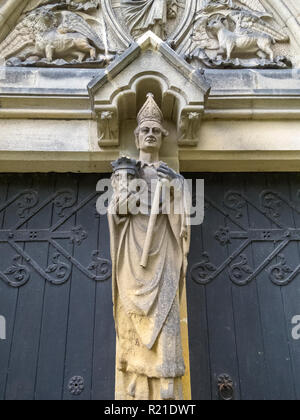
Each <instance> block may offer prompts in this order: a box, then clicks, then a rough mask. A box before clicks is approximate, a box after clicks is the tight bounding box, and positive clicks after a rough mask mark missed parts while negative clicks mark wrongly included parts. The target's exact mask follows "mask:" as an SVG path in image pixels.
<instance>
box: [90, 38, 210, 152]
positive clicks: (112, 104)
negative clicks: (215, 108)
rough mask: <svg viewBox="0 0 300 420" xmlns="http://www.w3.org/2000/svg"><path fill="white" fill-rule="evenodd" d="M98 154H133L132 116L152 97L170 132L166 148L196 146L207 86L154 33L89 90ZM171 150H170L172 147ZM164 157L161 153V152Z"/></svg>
mask: <svg viewBox="0 0 300 420" xmlns="http://www.w3.org/2000/svg"><path fill="white" fill-rule="evenodd" d="M88 88H89V93H90V97H91V101H92V108H93V111H94V115H95V118H96V120H97V123H98V139H99V146H100V147H101V148H105V147H112V146H116V147H117V146H118V147H120V151H121V152H122V150H126V151H128V150H130V151H131V149H132V153H133V154H134V153H135V151H134V139H133V138H132V134H130V133H132V132H133V129H134V128H135V124H136V115H137V113H138V112H139V110H140V108H141V107H142V105H143V103H144V101H145V97H146V94H147V93H148V92H152V93H153V94H154V97H155V100H156V101H157V103H158V105H159V107H160V108H161V109H162V112H163V115H164V119H165V120H166V122H167V124H168V127H167V128H168V130H169V132H170V136H169V139H168V140H167V141H166V143H165V146H164V148H165V152H166V153H165V155H166V156H168V157H169V158H170V145H172V144H177V142H178V144H179V145H180V146H195V145H196V144H197V143H198V137H199V136H198V130H199V127H200V124H201V119H202V114H203V112H204V106H205V101H206V98H207V95H208V93H209V89H210V86H209V84H208V82H207V81H206V79H205V77H204V76H203V74H202V72H200V71H195V70H193V69H192V68H191V67H190V66H189V65H188V64H187V63H186V62H185V61H184V60H183V59H181V58H180V57H178V56H177V55H176V54H175V53H174V51H173V50H172V49H171V48H170V47H169V46H168V45H167V44H166V43H163V42H162V41H161V40H160V39H159V38H158V37H157V36H156V35H155V34H153V32H148V33H146V34H145V35H144V36H142V37H141V38H140V39H139V40H137V42H136V43H134V44H133V45H132V46H131V48H130V49H128V50H127V51H126V53H124V54H123V55H122V56H120V57H119V59H118V60H116V61H115V62H114V63H112V64H111V65H110V66H109V67H108V68H107V70H106V72H105V73H104V74H102V75H101V76H99V77H98V78H96V79H94V80H93V81H92V82H91V83H90V84H89V86H88ZM171 149H172V147H171ZM162 154H163V155H164V151H162Z"/></svg>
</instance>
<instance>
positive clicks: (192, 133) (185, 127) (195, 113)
mask: <svg viewBox="0 0 300 420" xmlns="http://www.w3.org/2000/svg"><path fill="white" fill-rule="evenodd" d="M203 112H204V107H202V106H198V107H191V108H184V109H183V111H182V113H181V118H180V121H179V132H180V136H179V139H178V145H179V146H197V144H198V140H199V137H198V135H199V129H200V125H201V121H202V115H203Z"/></svg>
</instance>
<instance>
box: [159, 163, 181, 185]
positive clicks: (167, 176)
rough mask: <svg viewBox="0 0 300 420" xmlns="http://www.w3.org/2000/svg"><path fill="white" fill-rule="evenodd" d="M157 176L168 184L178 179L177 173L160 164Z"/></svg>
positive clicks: (164, 164)
mask: <svg viewBox="0 0 300 420" xmlns="http://www.w3.org/2000/svg"><path fill="white" fill-rule="evenodd" d="M157 174H158V177H159V178H160V179H161V180H168V181H169V182H171V181H173V180H174V179H177V178H178V174H177V172H175V171H174V170H173V169H171V168H169V167H168V165H167V164H166V163H162V164H161V165H160V166H159V168H158V169H157Z"/></svg>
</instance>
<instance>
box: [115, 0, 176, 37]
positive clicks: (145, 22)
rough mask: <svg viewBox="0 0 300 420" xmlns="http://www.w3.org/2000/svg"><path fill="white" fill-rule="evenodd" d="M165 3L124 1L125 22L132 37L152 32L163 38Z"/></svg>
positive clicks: (157, 1)
mask: <svg viewBox="0 0 300 420" xmlns="http://www.w3.org/2000/svg"><path fill="white" fill-rule="evenodd" d="M167 3H168V2H167V1H165V0H163V1H162V0H139V1H132V0H125V1H124V2H123V4H124V6H125V15H126V21H127V24H128V26H129V29H130V32H131V33H132V34H133V35H137V36H139V35H141V34H143V33H144V32H146V31H148V30H152V31H153V32H154V33H156V35H158V36H160V37H162V38H164V36H165V25H166V23H167V8H168V6H167Z"/></svg>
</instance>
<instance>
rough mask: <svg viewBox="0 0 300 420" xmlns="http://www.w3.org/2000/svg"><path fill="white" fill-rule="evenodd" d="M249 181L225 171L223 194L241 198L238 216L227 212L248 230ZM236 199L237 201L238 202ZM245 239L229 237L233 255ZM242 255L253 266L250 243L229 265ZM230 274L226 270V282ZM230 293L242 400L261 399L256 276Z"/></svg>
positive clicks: (262, 374) (262, 381)
mask: <svg viewBox="0 0 300 420" xmlns="http://www.w3.org/2000/svg"><path fill="white" fill-rule="evenodd" d="M246 177H247V178H248V179H249V182H252V181H251V180H252V175H251V174H249V175H241V174H238V175H237V174H226V175H225V176H224V181H225V184H226V193H229V192H232V191H234V192H236V193H238V194H240V195H238V196H237V198H238V197H240V199H242V201H240V203H242V204H241V205H242V207H241V208H239V207H237V210H238V213H240V214H239V217H238V218H237V217H236V216H237V212H235V214H234V213H233V212H232V211H230V214H231V215H232V216H233V217H234V218H235V219H236V220H238V221H239V222H240V223H241V224H242V225H243V226H245V228H246V230H248V229H249V216H248V207H249V204H247V203H246V202H245V201H244V200H243V196H244V183H245V178H246ZM238 202H239V201H237V203H238ZM227 226H228V227H229V229H230V230H231V231H235V230H237V229H236V226H234V224H233V223H231V222H230V221H227ZM243 242H244V239H243V240H240V239H236V240H234V239H232V240H231V243H229V244H228V249H229V254H230V255H231V254H233V253H234V251H235V250H236V249H237V248H238V247H239V246H241V244H242V243H243ZM241 255H243V256H245V257H246V258H247V261H248V265H249V266H250V267H251V268H252V269H254V261H253V254H252V246H251V245H249V246H248V247H247V248H246V249H245V250H244V251H243V252H242V253H241V254H239V256H238V257H236V258H235V259H234V260H233V261H232V263H231V264H230V266H229V267H234V266H235V268H236V267H239V268H236V269H238V270H239V269H240V266H239V265H237V266H236V264H240V263H241V261H242V259H241ZM238 274H239V275H240V276H241V277H240V278H237V279H236V280H237V281H241V280H243V279H246V278H247V277H248V276H249V273H246V272H243V271H239V272H238ZM229 277H230V275H229V273H228V281H230V279H229ZM232 296H233V308H234V320H235V330H236V343H237V355H238V364H239V374H240V385H241V399H242V400H260V399H264V398H265V392H266V388H267V381H266V373H267V372H266V362H265V357H264V343H263V336H262V329H261V322H260V310H259V301H258V294H257V285H256V279H254V280H253V281H252V282H251V283H250V284H248V285H245V286H237V285H235V284H232Z"/></svg>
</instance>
